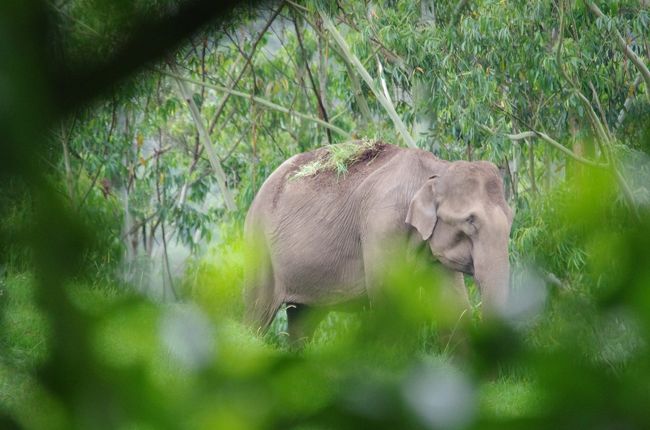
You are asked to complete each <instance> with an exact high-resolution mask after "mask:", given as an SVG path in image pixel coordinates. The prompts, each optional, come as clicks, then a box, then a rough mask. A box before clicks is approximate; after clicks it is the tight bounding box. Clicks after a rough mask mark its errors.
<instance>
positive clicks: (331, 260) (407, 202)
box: [245, 144, 512, 336]
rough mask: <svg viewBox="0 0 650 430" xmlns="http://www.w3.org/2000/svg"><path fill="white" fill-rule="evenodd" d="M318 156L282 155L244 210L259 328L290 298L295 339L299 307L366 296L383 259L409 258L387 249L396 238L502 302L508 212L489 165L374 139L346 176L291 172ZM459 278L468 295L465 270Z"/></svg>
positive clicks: (495, 307)
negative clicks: (425, 250)
mask: <svg viewBox="0 0 650 430" xmlns="http://www.w3.org/2000/svg"><path fill="white" fill-rule="evenodd" d="M320 154H322V149H321V150H316V151H312V152H308V153H303V154H299V155H296V156H294V157H292V158H290V159H289V160H287V161H285V162H284V163H283V164H282V165H281V166H280V167H278V169H277V170H275V171H274V172H273V173H272V174H271V175H270V176H269V178H268V179H267V180H266V182H264V184H263V185H262V187H261V189H260V190H259V192H258V194H257V196H256V197H255V199H254V201H253V203H252V205H251V207H250V209H249V211H248V215H247V218H246V225H245V239H246V242H247V245H248V248H249V249H250V250H251V252H250V255H249V258H248V261H247V267H246V272H245V301H246V306H247V319H248V321H249V323H250V324H251V325H252V326H253V327H254V328H255V329H257V330H261V331H263V330H265V329H266V328H267V327H268V325H269V324H270V322H271V320H272V319H273V316H274V315H275V313H276V311H277V310H278V308H279V307H280V306H281V305H282V304H283V303H290V304H295V305H296V307H293V306H291V307H290V309H288V316H289V332H290V334H291V335H292V336H294V335H296V334H297V333H296V332H295V327H292V325H294V326H295V324H294V321H293V320H295V316H296V315H297V312H298V310H299V309H300V308H301V307H303V306H310V307H323V306H328V305H334V304H339V303H344V302H347V301H350V300H353V299H358V298H360V297H369V298H370V300H371V302H372V300H373V297H375V296H376V295H377V292H378V289H380V284H381V276H382V273H383V271H384V268H385V267H386V264H387V263H389V262H395V261H396V258H397V259H399V258H405V256H403V255H402V256H400V255H394V254H395V253H394V252H393V253H391V251H392V250H393V249H394V248H395V247H394V246H391V245H390V243H391V240H394V239H395V238H401V239H403V240H404V241H406V242H407V243H411V244H417V243H418V242H419V243H423V242H422V241H427V242H428V245H429V248H430V249H431V252H432V253H433V255H434V257H435V258H436V259H437V260H438V261H440V262H441V263H442V265H443V266H445V267H446V268H448V269H449V270H450V271H454V272H462V273H466V274H469V275H472V276H474V278H475V279H476V281H477V283H478V285H479V287H480V291H481V295H482V301H483V308H484V312H498V311H499V310H501V309H503V307H504V306H505V304H506V301H507V298H508V289H509V274H510V267H509V259H508V238H509V234H510V228H511V225H512V211H511V210H510V208H509V207H508V205H507V203H506V201H505V198H504V194H503V183H502V181H501V178H500V176H499V173H498V170H497V168H496V167H495V166H494V165H493V164H492V163H488V162H483V161H479V162H466V161H457V162H448V161H444V160H439V159H437V158H436V157H435V156H434V155H432V154H431V153H429V152H426V151H423V150H419V149H404V148H399V147H397V146H394V145H388V144H380V145H379V146H378V147H377V148H376V149H374V150H372V151H369V152H368V153H367V154H364V156H362V157H361V159H360V160H359V161H357V162H356V163H354V164H353V165H352V166H350V167H349V171H348V172H347V174H345V175H342V176H337V175H336V174H335V173H333V172H327V171H325V172H320V173H318V174H316V175H314V176H310V177H301V178H295V177H293V175H294V174H295V172H296V171H297V170H298V169H299V168H300V166H302V165H304V164H306V163H309V162H310V161H313V160H314V158H315V157H317V156H319V155H320ZM402 253H403V251H402ZM455 278H456V284H457V285H456V287H457V289H458V290H459V294H460V295H462V296H463V300H467V293H466V291H464V286H463V285H462V276H461V275H459V274H457V275H456V277H455ZM459 282H460V283H461V284H460V286H458V283H459ZM461 290H462V291H461Z"/></svg>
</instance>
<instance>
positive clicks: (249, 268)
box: [244, 237, 282, 334]
mask: <svg viewBox="0 0 650 430" xmlns="http://www.w3.org/2000/svg"><path fill="white" fill-rule="evenodd" d="M251 239H252V240H251ZM260 242H262V243H260ZM263 242H265V241H263V240H259V239H257V240H256V239H253V238H251V237H249V238H248V240H247V244H248V251H247V254H248V255H247V256H246V260H247V262H246V266H245V271H244V302H245V305H246V314H245V320H246V323H247V324H248V325H249V326H250V327H251V328H252V329H253V330H254V331H255V332H257V333H259V334H263V333H265V332H266V330H267V329H268V327H269V325H270V324H271V322H272V321H273V317H275V314H276V312H277V311H278V309H279V308H280V306H281V305H282V298H281V297H279V295H278V294H276V291H275V282H274V275H273V265H272V263H271V258H270V255H269V252H268V248H267V247H266V244H265V243H263Z"/></svg>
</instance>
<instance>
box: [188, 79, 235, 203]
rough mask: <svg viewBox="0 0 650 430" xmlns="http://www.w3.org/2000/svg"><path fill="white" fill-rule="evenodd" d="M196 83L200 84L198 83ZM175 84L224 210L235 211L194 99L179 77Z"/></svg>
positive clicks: (224, 173) (232, 199) (231, 197)
mask: <svg viewBox="0 0 650 430" xmlns="http://www.w3.org/2000/svg"><path fill="white" fill-rule="evenodd" d="M197 82H199V84H201V83H200V81H197ZM176 83H177V84H178V90H179V93H180V95H181V97H182V98H183V99H184V100H185V101H186V102H187V105H188V107H189V109H190V113H191V114H192V118H193V119H194V123H195V125H196V128H197V129H198V131H199V136H200V137H201V138H202V140H203V146H204V147H205V152H206V153H207V154H208V159H209V160H210V165H211V166H212V169H213V170H214V173H215V176H216V179H217V184H218V186H219V189H220V190H221V195H222V196H223V201H224V203H225V205H226V208H227V209H228V210H229V211H235V210H237V205H236V204H235V199H234V198H233V196H232V193H231V192H230V190H229V189H228V185H227V183H226V172H224V170H223V168H222V167H221V163H220V162H219V158H218V157H217V154H216V153H215V152H214V148H213V146H212V142H211V140H210V135H209V134H208V130H207V129H206V127H205V124H204V123H203V118H202V117H201V113H200V112H199V109H198V107H197V106H196V103H195V102H194V98H193V97H192V95H191V94H190V92H189V90H188V88H187V86H186V85H185V82H184V80H183V79H182V78H181V77H180V76H179V77H178V78H176ZM203 85H207V84H203Z"/></svg>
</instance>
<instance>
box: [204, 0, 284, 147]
mask: <svg viewBox="0 0 650 430" xmlns="http://www.w3.org/2000/svg"><path fill="white" fill-rule="evenodd" d="M283 7H284V2H282V3H280V6H278V8H277V9H276V11H275V12H274V13H273V15H271V17H270V18H269V20H268V21H267V22H266V25H264V28H262V30H261V31H260V32H259V34H258V35H257V38H256V39H255V42H253V46H252V47H251V52H250V54H248V55H245V54H244V53H243V52H242V56H243V57H244V59H245V60H246V64H244V66H243V67H242V69H241V71H240V72H239V75H237V77H236V78H235V79H234V80H233V81H232V84H230V88H231V89H235V87H236V86H237V84H239V81H240V80H241V79H242V77H243V76H244V73H246V69H247V68H248V67H251V68H252V67H253V64H252V60H253V56H254V55H255V51H256V50H257V45H259V43H260V41H261V40H262V37H263V36H264V34H265V33H266V32H267V31H268V29H269V28H270V27H271V24H273V21H275V18H277V16H278V14H279V13H280V11H281V10H282V8H283ZM237 48H238V49H239V46H237ZM240 52H241V51H240ZM230 96H231V94H230V93H226V95H225V96H224V98H223V100H221V103H220V104H219V107H218V108H217V111H216V113H215V114H214V116H213V117H212V121H211V122H210V126H209V131H210V134H212V133H213V132H214V128H215V126H216V125H217V120H218V119H219V117H220V116H221V114H222V113H223V110H224V108H225V107H226V103H227V102H228V99H229V98H230Z"/></svg>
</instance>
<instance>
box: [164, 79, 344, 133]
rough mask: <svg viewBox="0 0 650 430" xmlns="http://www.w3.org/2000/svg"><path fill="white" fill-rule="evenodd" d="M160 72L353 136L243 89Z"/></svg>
mask: <svg viewBox="0 0 650 430" xmlns="http://www.w3.org/2000/svg"><path fill="white" fill-rule="evenodd" d="M159 72H160V73H162V74H163V75H166V76H169V77H171V78H174V79H176V80H178V81H184V82H190V83H193V84H196V85H204V86H205V87H206V88H211V89H213V90H215V91H219V92H225V93H229V94H230V95H233V96H236V97H242V98H246V99H249V100H250V101H252V102H254V103H257V104H259V105H262V106H265V107H267V108H269V109H272V110H276V111H279V112H282V113H286V114H289V115H293V116H296V117H298V118H302V119H304V120H306V121H311V122H315V123H317V124H319V125H321V126H323V127H325V128H329V129H330V130H332V131H334V132H336V133H338V134H340V135H341V136H343V137H345V138H347V139H350V138H351V136H350V133H348V132H347V131H345V130H343V129H341V128H339V127H337V126H335V125H333V124H329V123H327V122H325V121H323V120H320V119H318V118H314V117H312V116H309V115H305V114H304V113H301V112H296V111H294V110H291V109H287V108H285V107H284V106H280V105H278V104H275V103H273V102H270V101H268V100H265V99H263V98H260V97H257V96H254V95H251V94H246V93H243V92H241V91H236V90H233V89H231V88H226V87H223V86H221V85H214V84H209V83H207V82H201V81H198V80H196V79H192V78H187V77H184V76H181V75H178V74H176V73H170V72H167V71H164V70H159Z"/></svg>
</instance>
